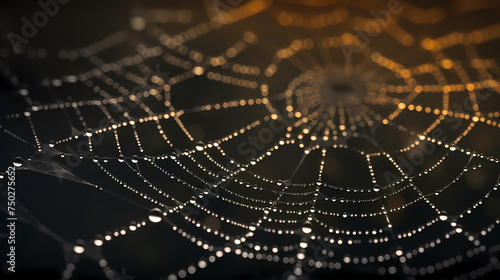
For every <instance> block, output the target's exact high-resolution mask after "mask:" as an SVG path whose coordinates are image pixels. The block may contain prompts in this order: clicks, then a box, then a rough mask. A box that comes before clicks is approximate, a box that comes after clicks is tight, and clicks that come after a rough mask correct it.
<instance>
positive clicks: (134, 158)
mask: <svg viewBox="0 0 500 280" xmlns="http://www.w3.org/2000/svg"><path fill="white" fill-rule="evenodd" d="M131 160H132V162H133V163H138V162H139V158H138V157H137V156H136V155H134V156H132V159H131Z"/></svg>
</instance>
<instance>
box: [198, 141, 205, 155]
mask: <svg viewBox="0 0 500 280" xmlns="http://www.w3.org/2000/svg"><path fill="white" fill-rule="evenodd" d="M204 148H205V147H204V144H203V142H201V141H198V142H197V143H196V150H197V151H200V152H201V151H203V149H204Z"/></svg>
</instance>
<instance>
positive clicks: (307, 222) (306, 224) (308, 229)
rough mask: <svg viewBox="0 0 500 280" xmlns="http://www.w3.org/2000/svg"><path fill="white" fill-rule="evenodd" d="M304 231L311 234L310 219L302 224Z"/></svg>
mask: <svg viewBox="0 0 500 280" xmlns="http://www.w3.org/2000/svg"><path fill="white" fill-rule="evenodd" d="M302 232H303V233H305V234H309V233H311V232H312V223H311V222H310V221H305V222H304V224H303V225H302Z"/></svg>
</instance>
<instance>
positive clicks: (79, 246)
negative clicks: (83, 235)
mask: <svg viewBox="0 0 500 280" xmlns="http://www.w3.org/2000/svg"><path fill="white" fill-rule="evenodd" d="M84 245H85V242H84V241H83V240H81V239H78V240H77V241H76V242H75V245H74V246H73V251H75V253H77V254H83V252H85V247H84Z"/></svg>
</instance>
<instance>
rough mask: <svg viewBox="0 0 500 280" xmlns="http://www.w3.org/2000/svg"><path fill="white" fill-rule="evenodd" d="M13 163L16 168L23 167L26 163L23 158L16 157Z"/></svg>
mask: <svg viewBox="0 0 500 280" xmlns="http://www.w3.org/2000/svg"><path fill="white" fill-rule="evenodd" d="M12 163H13V164H14V166H15V167H21V166H22V165H23V163H24V160H23V159H22V158H21V157H16V158H15V159H14V161H13V162H12Z"/></svg>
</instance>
